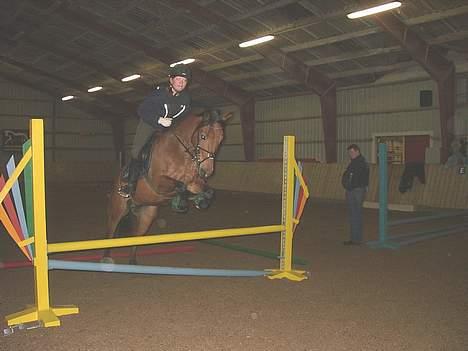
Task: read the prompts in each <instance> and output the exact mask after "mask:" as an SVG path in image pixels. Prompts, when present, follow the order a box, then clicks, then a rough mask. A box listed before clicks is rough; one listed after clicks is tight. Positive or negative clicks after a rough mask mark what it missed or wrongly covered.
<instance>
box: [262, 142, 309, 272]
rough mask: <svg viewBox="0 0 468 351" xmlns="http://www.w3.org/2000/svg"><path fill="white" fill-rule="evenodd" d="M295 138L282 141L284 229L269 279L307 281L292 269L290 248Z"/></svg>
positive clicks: (292, 228)
mask: <svg viewBox="0 0 468 351" xmlns="http://www.w3.org/2000/svg"><path fill="white" fill-rule="evenodd" d="M294 149H295V137H294V136H285V137H284V139H283V191H282V213H281V224H282V225H283V226H285V229H284V230H283V231H282V232H281V241H280V242H281V248H280V250H281V251H280V252H281V254H280V267H279V269H278V270H272V271H271V274H270V275H269V276H268V278H270V279H282V278H286V279H289V280H294V281H301V280H304V279H307V276H306V273H305V271H299V270H293V269H292V247H293V234H294V221H293V219H294V174H295V171H294V166H295V162H296V158H295V150H294Z"/></svg>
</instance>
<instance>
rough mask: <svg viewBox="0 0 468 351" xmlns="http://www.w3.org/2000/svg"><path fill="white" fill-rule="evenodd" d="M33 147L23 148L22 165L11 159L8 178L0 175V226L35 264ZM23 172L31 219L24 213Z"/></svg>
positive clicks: (12, 157)
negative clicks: (33, 240)
mask: <svg viewBox="0 0 468 351" xmlns="http://www.w3.org/2000/svg"><path fill="white" fill-rule="evenodd" d="M30 146H31V143H30V141H27V142H26V143H25V144H24V145H23V158H22V159H21V161H20V163H19V164H18V165H16V164H15V159H14V156H11V158H10V160H9V161H8V163H7V165H6V169H7V175H8V178H6V177H5V176H4V175H3V174H2V173H0V222H1V223H2V224H3V226H4V227H5V229H6V231H7V232H8V234H9V235H10V237H11V238H12V239H13V241H14V242H15V243H16V245H18V247H19V248H20V250H21V252H23V254H24V255H25V256H26V258H27V259H28V260H29V261H32V257H33V249H32V245H31V244H32V239H31V232H32V231H31V229H30V228H32V227H33V221H34V215H33V212H32V207H31V206H30V204H31V203H32V183H31V176H30V175H31V162H30V161H31V147H30ZM23 169H24V170H25V176H24V189H25V199H26V209H27V211H28V213H27V215H26V214H25V211H24V206H23V200H22V199H23V197H22V194H21V187H20V183H19V175H20V174H21V172H22V171H23Z"/></svg>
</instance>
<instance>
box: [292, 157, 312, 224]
mask: <svg viewBox="0 0 468 351" xmlns="http://www.w3.org/2000/svg"><path fill="white" fill-rule="evenodd" d="M302 170H303V165H302V162H298V163H297V168H296V169H295V176H296V177H295V183H294V227H293V230H296V227H297V224H298V223H299V221H300V220H301V217H302V213H303V212H304V208H305V204H306V203H307V198H308V197H309V191H308V189H307V187H305V186H304V185H305V180H304V176H303V174H302Z"/></svg>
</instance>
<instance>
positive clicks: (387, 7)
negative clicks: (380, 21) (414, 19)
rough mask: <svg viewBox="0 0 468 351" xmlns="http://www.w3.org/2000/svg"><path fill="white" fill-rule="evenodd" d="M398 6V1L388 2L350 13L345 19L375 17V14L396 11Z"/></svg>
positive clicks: (399, 4) (399, 3)
mask: <svg viewBox="0 0 468 351" xmlns="http://www.w3.org/2000/svg"><path fill="white" fill-rule="evenodd" d="M400 6H401V2H400V1H392V2H389V3H386V4H383V5H379V6H374V7H370V8H368V9H365V10H361V11H356V12H352V13H350V14H348V15H347V17H348V18H349V19H355V18H360V17H364V16H369V15H375V14H376V13H379V12H384V11H388V10H393V9H396V8H398V7H400Z"/></svg>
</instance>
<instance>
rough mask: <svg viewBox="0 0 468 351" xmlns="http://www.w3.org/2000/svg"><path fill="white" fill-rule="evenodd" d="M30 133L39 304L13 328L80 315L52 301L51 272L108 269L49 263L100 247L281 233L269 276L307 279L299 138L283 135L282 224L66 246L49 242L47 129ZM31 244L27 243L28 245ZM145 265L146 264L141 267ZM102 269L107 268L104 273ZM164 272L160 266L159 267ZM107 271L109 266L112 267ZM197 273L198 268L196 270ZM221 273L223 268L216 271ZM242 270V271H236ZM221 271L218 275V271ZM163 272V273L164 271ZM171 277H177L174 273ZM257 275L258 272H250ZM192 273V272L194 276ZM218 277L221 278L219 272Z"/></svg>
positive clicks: (12, 319)
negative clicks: (298, 254)
mask: <svg viewBox="0 0 468 351" xmlns="http://www.w3.org/2000/svg"><path fill="white" fill-rule="evenodd" d="M30 132H31V140H32V144H31V149H32V168H33V202H34V203H33V207H34V233H33V235H34V236H33V237H32V238H30V239H29V241H28V242H29V243H31V242H33V243H34V247H35V254H34V279H35V295H36V302H35V305H34V306H33V307H31V308H28V309H26V310H24V311H21V312H18V313H14V314H11V315H8V316H6V321H7V323H8V325H9V326H14V325H18V324H24V323H30V322H35V321H37V322H39V323H41V324H42V325H43V326H44V327H52V326H59V325H60V320H59V318H58V317H60V316H65V315H70V314H76V313H78V312H79V309H78V307H76V306H59V307H51V306H50V298H49V276H48V271H49V269H67V270H97V271H106V270H105V269H106V268H105V267H104V268H102V266H101V267H97V266H95V265H83V263H79V264H78V263H76V262H68V263H67V264H60V263H57V262H56V261H52V262H50V263H49V257H48V254H49V253H58V252H69V251H81V250H93V249H99V248H114V247H126V246H141V245H148V244H157V243H169V242H180V241H186V240H201V239H212V238H220V237H221V238H225V237H233V236H245V235H255V234H266V233H275V232H281V240H280V243H281V244H280V256H279V258H280V265H279V269H270V270H265V271H264V274H263V275H265V276H267V277H268V278H269V279H281V278H286V279H289V280H292V281H301V280H304V279H306V278H307V275H306V272H305V271H300V270H294V269H293V268H292V240H293V234H294V230H293V227H294V224H297V223H298V222H299V221H298V219H296V218H294V213H293V207H294V206H293V201H294V175H296V176H297V177H298V178H299V181H300V183H301V185H302V186H303V188H304V196H305V197H308V196H309V192H308V189H307V185H306V184H305V181H304V179H303V177H302V174H301V172H300V171H299V168H298V165H297V162H296V160H295V155H294V145H295V143H294V142H295V138H294V137H293V136H285V137H284V150H283V187H282V216H281V224H279V225H270V226H260V227H247V228H231V229H218V230H210V231H201V232H188V233H176V234H159V235H147V236H143V237H138V238H136V237H127V238H115V239H102V240H87V241H75V242H64V243H53V244H48V243H47V235H46V229H47V228H46V203H45V176H44V128H43V121H42V120H40V119H33V120H31V121H30ZM25 244H26V243H25ZM142 267H145V266H142ZM101 268H102V269H101ZM159 268H160V267H159ZM107 269H108V268H107ZM112 269H114V270H115V271H119V268H118V265H113V267H112ZM126 269H128V267H121V268H120V271H125V270H126ZM144 269H146V268H141V270H142V271H140V272H138V268H137V267H134V268H132V269H131V271H132V272H133V273H145V272H143V270H144ZM193 270H195V271H196V269H193ZM214 271H220V270H214ZM235 272H238V273H239V272H241V271H239V270H238V271H235ZM215 273H219V272H215ZM159 274H163V273H159ZM171 274H172V273H171ZM251 274H252V275H256V274H255V273H251ZM190 275H193V274H190ZM214 275H216V274H214Z"/></svg>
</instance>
